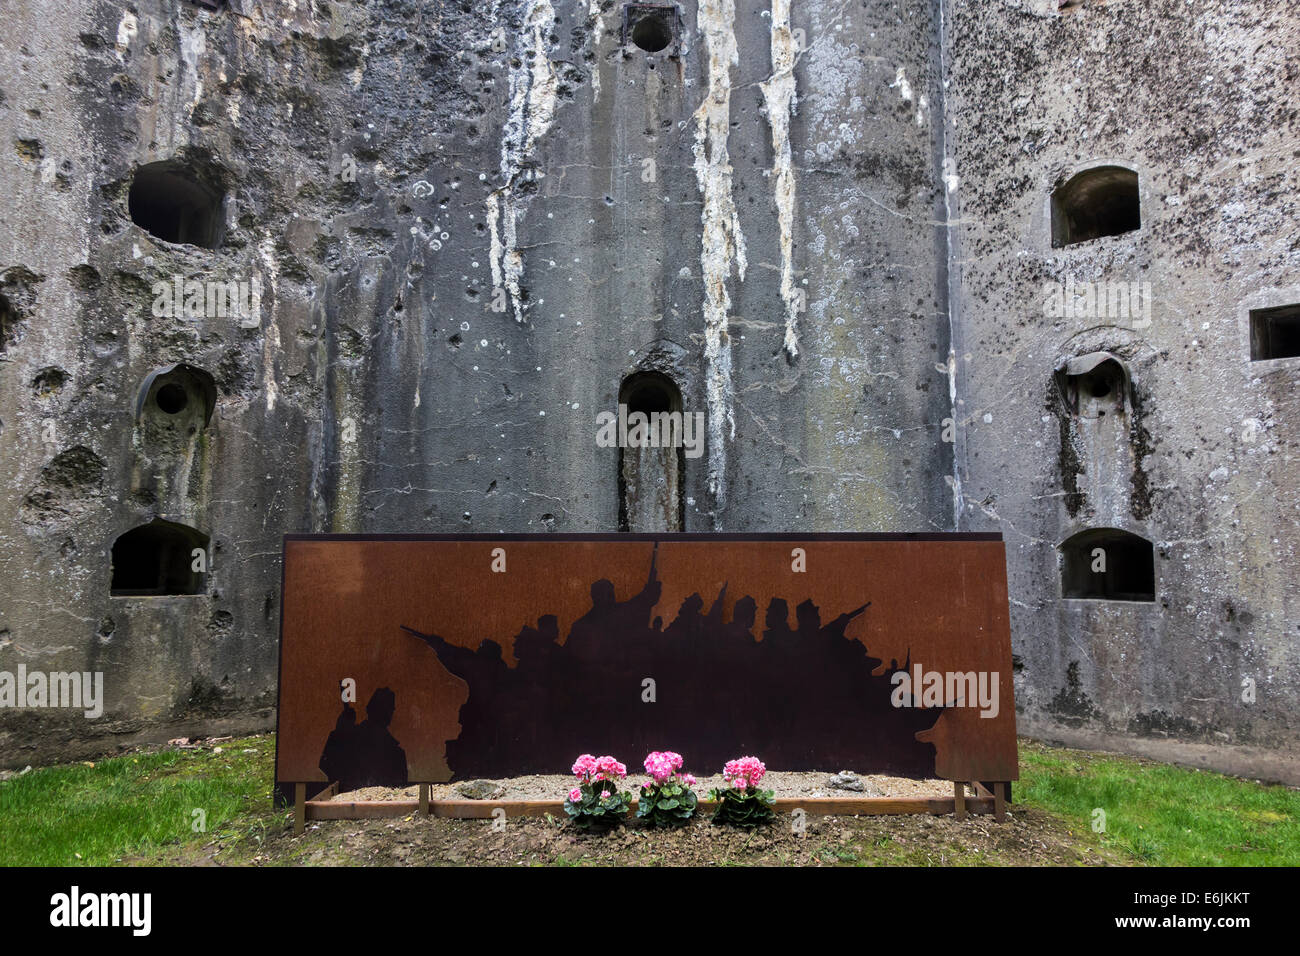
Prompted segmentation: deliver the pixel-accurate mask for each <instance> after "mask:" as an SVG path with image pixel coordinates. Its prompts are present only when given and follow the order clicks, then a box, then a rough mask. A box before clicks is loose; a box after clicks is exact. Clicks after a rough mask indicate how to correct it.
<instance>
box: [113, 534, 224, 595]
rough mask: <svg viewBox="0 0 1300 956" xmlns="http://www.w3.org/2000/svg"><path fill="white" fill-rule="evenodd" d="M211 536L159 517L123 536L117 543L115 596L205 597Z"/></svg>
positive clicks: (114, 555) (114, 566)
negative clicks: (200, 554)
mask: <svg viewBox="0 0 1300 956" xmlns="http://www.w3.org/2000/svg"><path fill="white" fill-rule="evenodd" d="M207 548H208V536H207V535H206V534H204V533H203V532H201V531H198V530H196V529H194V528H191V527H189V526H188V525H183V524H177V523H175V522H172V521H164V520H162V519H161V518H157V519H155V520H153V521H151V522H149V523H148V524H143V525H139V526H138V527H135V528H132V529H131V530H130V531H127V532H125V533H124V534H122V535H120V536H119V537H118V539H117V540H116V541H114V542H113V583H112V589H111V594H112V595H113V597H133V596H134V597H161V596H164V595H168V594H201V593H202V591H203V578H204V574H203V572H202V571H196V570H195V565H196V555H195V553H194V552H195V551H196V550H198V551H202V552H203V553H204V557H203V560H202V563H201V564H199V565H198V566H199V567H203V568H206V567H207V558H206V554H207Z"/></svg>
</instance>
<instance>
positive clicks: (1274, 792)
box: [1014, 740, 1300, 866]
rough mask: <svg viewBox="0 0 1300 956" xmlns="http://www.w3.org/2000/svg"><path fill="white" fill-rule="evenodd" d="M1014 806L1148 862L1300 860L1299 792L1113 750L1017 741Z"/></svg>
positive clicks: (1290, 862) (1213, 863) (1283, 862)
mask: <svg viewBox="0 0 1300 956" xmlns="http://www.w3.org/2000/svg"><path fill="white" fill-rule="evenodd" d="M1020 774H1021V777H1020V781H1019V783H1017V784H1016V785H1015V787H1014V796H1015V800H1016V803H1023V804H1028V805H1029V806H1034V807H1040V808H1042V809H1044V810H1047V811H1050V812H1051V813H1054V814H1056V815H1058V816H1060V817H1062V818H1063V819H1065V820H1066V821H1067V822H1068V823H1069V825H1070V826H1071V827H1072V828H1075V829H1076V830H1078V831H1081V832H1090V831H1091V830H1092V821H1093V811H1094V810H1098V809H1100V810H1102V811H1104V813H1105V831H1104V832H1103V833H1101V834H1099V837H1100V839H1101V842H1102V845H1103V846H1106V847H1108V848H1111V849H1114V850H1119V851H1121V852H1123V853H1125V854H1127V855H1129V856H1131V857H1132V858H1133V860H1134V862H1137V863H1144V864H1150V865H1153V866H1297V865H1300V791H1297V790H1293V789H1290V788H1287V787H1282V786H1265V785H1262V784H1258V783H1255V782H1253V781H1250V780H1239V779H1237V778H1235V777H1226V776H1223V775H1222V774H1217V773H1210V772H1208V771H1203V770H1194V769H1189V768H1185V767H1175V766H1172V765H1169V764H1162V763H1155V762H1153V761H1149V760H1142V759H1140V758H1135V757H1122V756H1118V755H1115V754H1100V753H1089V752H1085V751H1076V750H1061V749H1058V748H1056V747H1048V746H1045V745H1043V744H1039V743H1035V742H1032V741H1023V740H1022V741H1021V744H1020Z"/></svg>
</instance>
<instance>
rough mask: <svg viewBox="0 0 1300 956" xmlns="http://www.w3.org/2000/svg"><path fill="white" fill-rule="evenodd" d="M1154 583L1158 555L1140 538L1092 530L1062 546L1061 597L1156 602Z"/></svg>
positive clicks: (1080, 533)
mask: <svg viewBox="0 0 1300 956" xmlns="http://www.w3.org/2000/svg"><path fill="white" fill-rule="evenodd" d="M1155 580H1156V566H1155V552H1154V550H1153V549H1152V546H1151V542H1150V541H1148V540H1147V539H1146V538H1143V537H1141V536H1139V535H1136V534H1131V533H1130V532H1127V531H1121V530H1120V529H1118V528H1091V529H1089V530H1087V531H1080V532H1079V533H1078V534H1076V535H1074V536H1073V537H1072V538H1069V539H1068V540H1067V541H1065V542H1064V543H1063V544H1062V545H1061V596H1062V597H1066V598H1085V599H1093V600H1106V601H1154V600H1155V599H1156V585H1155Z"/></svg>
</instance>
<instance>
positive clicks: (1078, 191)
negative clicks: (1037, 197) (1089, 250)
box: [1052, 166, 1142, 248]
mask: <svg viewBox="0 0 1300 956" xmlns="http://www.w3.org/2000/svg"><path fill="white" fill-rule="evenodd" d="M1140 206H1141V204H1140V201H1139V199H1138V175H1137V173H1135V172H1134V171H1133V170H1131V169H1125V168H1124V167H1122V166H1096V167H1093V168H1092V169H1085V170H1083V172H1081V173H1078V174H1077V175H1075V176H1074V177H1073V178H1071V179H1070V180H1069V181H1068V182H1066V183H1065V184H1063V185H1061V186H1059V187H1058V188H1057V189H1056V191H1055V192H1053V193H1052V246H1053V248H1060V247H1062V246H1072V245H1074V244H1075V243H1079V242H1088V241H1089V240H1092V239H1100V238H1101V237H1103V236H1118V235H1120V234H1122V233H1125V232H1132V231H1133V230H1135V229H1140V228H1141V227H1142V212H1141V208H1140Z"/></svg>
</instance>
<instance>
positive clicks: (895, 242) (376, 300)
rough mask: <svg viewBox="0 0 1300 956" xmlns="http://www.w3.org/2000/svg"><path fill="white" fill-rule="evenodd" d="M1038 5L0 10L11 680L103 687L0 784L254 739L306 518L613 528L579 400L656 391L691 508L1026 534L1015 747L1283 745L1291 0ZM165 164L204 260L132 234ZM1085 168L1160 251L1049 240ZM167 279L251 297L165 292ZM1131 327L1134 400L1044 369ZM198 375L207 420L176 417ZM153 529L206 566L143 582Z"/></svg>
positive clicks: (2, 733)
mask: <svg viewBox="0 0 1300 956" xmlns="http://www.w3.org/2000/svg"><path fill="white" fill-rule="evenodd" d="M1052 6H1053V5H1052V4H1051V3H1044V2H1041V0H1023V2H1021V0H1000V2H995V3H987V2H982V3H973V2H969V0H945V2H944V3H942V4H940V3H938V2H936V0H901V2H886V0H866V2H863V3H859V4H849V5H844V4H840V3H835V2H830V0H811V2H799V3H794V4H791V3H790V2H788V0H770V2H765V3H759V4H740V5H738V6H735V5H733V3H732V2H729V0H699V2H695V0H691V2H686V3H683V4H682V5H681V6H680V23H681V27H682V29H681V34H680V37H679V44H678V45H677V46H676V47H675V48H670V49H668V50H665V51H663V52H661V53H657V54H647V53H645V52H643V51H642V50H639V49H637V48H636V47H634V46H624V45H623V44H622V42H621V41H622V37H621V24H622V5H621V4H616V3H612V2H608V0H606V2H601V0H585V2H578V0H574V2H563V3H561V2H558V0H509V2H505V0H496V2H490V3H481V4H470V3H464V4H452V3H445V2H437V0H425V2H416V0H409V2H401V0H388V2H384V0H373V2H359V0H358V2H314V3H305V2H295V0H260V2H259V0H230V3H229V4H228V7H227V9H224V10H222V11H219V12H215V13H211V12H207V11H204V10H201V9H200V8H198V7H195V6H194V5H192V4H190V3H186V2H183V0H141V2H139V3H137V4H135V5H134V6H127V7H126V8H125V9H123V7H122V6H121V5H119V4H116V3H109V2H92V0H76V2H66V3H57V4H56V3H53V2H36V0H16V2H14V3H10V4H8V5H7V8H6V11H5V14H4V26H5V31H4V36H3V39H0V129H3V131H4V134H5V135H4V137H3V148H4V149H5V151H6V152H5V154H4V155H5V160H4V162H3V163H0V185H2V186H3V188H4V192H5V195H6V196H7V197H9V201H8V202H7V203H6V204H4V205H3V206H0V277H2V279H3V288H2V289H0V294H3V296H4V302H3V303H0V306H3V313H2V314H3V321H4V329H3V330H2V331H3V336H4V347H3V348H4V350H3V352H0V423H2V424H0V454H3V458H4V461H5V463H6V468H5V473H4V477H3V481H4V492H3V505H0V545H2V547H0V575H3V580H4V581H5V586H4V589H3V591H0V670H10V671H12V670H14V669H16V667H17V666H18V664H20V663H22V664H25V665H26V666H27V667H28V668H30V669H42V670H47V671H52V670H72V669H77V670H92V671H93V670H102V671H103V672H104V673H105V677H106V696H107V702H106V707H105V713H104V715H103V716H102V717H101V718H99V719H97V720H93V721H91V720H86V719H85V718H84V717H81V716H79V715H75V714H73V713H70V712H68V711H50V710H40V711H36V710H29V711H8V712H0V763H3V764H14V763H22V762H26V761H34V760H46V759H54V758H57V757H63V756H71V755H75V754H80V753H95V752H102V751H103V750H105V749H106V748H108V747H110V746H111V745H112V744H113V742H115V741H134V740H137V739H144V738H154V739H156V738H158V737H160V736H167V735H170V734H175V733H182V732H186V730H194V729H204V730H211V729H214V728H222V729H224V728H229V729H238V728H242V727H253V726H266V725H268V723H269V720H270V714H271V707H272V706H273V703H274V693H275V674H276V640H277V633H278V630H277V629H278V613H279V605H278V599H279V593H278V592H279V547H280V535H281V534H282V533H284V532H287V531H375V532H381V531H382V532H395V531H455V530H464V531H499V530H506V531H545V530H571V531H593V530H595V531H613V530H616V529H617V527H618V522H619V496H620V491H619V464H618V462H619V456H618V450H617V449H615V448H602V447H598V445H597V442H596V431H597V425H596V416H597V414H598V413H600V412H605V411H613V410H614V409H615V407H616V404H617V401H618V395H619V389H620V384H621V383H622V382H623V381H624V379H625V378H626V377H627V376H629V375H630V374H632V373H634V372H638V371H657V372H660V373H663V374H666V375H667V376H669V377H670V378H671V379H672V380H673V382H674V383H675V384H676V386H677V387H678V389H679V390H680V392H681V396H682V402H683V405H684V408H685V410H686V411H687V412H694V411H701V412H703V413H705V415H706V426H707V437H708V441H707V446H706V449H705V453H704V455H703V456H702V457H700V458H695V459H688V460H687V461H686V466H685V474H684V483H683V494H684V497H685V506H684V508H683V511H684V524H685V528H686V530H691V531H698V530H709V529H716V530H727V531H744V530H753V531H761V530H797V529H808V530H814V531H825V530H926V531H930V530H951V529H953V528H959V529H961V530H986V529H994V530H1000V531H1002V532H1003V533H1004V534H1005V535H1006V538H1007V544H1008V569H1009V573H1010V584H1011V595H1012V600H1013V623H1014V640H1015V650H1016V654H1017V657H1018V660H1019V661H1020V662H1021V665H1022V666H1021V669H1020V670H1019V672H1018V674H1017V701H1018V704H1019V705H1020V706H1021V707H1022V714H1021V720H1022V727H1024V728H1026V729H1029V730H1032V731H1035V732H1039V733H1043V734H1046V735H1056V736H1067V735H1068V736H1071V739H1075V740H1078V741H1080V742H1084V743H1096V744H1106V743H1113V742H1114V741H1115V740H1116V739H1118V740H1119V741H1120V744H1119V745H1121V746H1126V747H1129V748H1136V749H1147V750H1150V749H1151V748H1152V747H1154V748H1155V752H1156V753H1158V754H1164V755H1166V756H1176V757H1178V758H1179V759H1189V760H1200V761H1205V762H1209V763H1211V764H1213V765H1219V766H1229V767H1236V768H1238V769H1246V770H1249V771H1252V772H1258V773H1263V774H1266V775H1269V776H1286V775H1287V774H1294V773H1295V771H1294V758H1293V757H1292V756H1291V754H1292V753H1293V752H1294V745H1295V742H1296V724H1295V717H1294V715H1293V714H1292V713H1290V712H1289V710H1288V708H1287V706H1286V701H1287V700H1288V699H1289V697H1290V696H1291V695H1294V693H1295V691H1296V689H1297V687H1296V683H1297V673H1298V669H1297V662H1296V651H1295V646H1296V631H1297V627H1300V624H1298V623H1297V612H1296V603H1295V602H1296V588H1297V585H1296V583H1295V580H1294V578H1295V576H1294V574H1288V571H1289V570H1290V569H1291V568H1293V567H1294V557H1295V554H1294V551H1295V546H1296V541H1297V503H1298V502H1300V498H1297V495H1296V494H1295V492H1294V490H1293V489H1294V487H1295V481H1294V479H1295V477H1296V466H1295V464H1294V460H1295V451H1294V446H1295V441H1296V438H1297V436H1296V433H1295V426H1294V424H1293V422H1292V419H1293V418H1294V417H1295V416H1294V415H1291V414H1289V409H1290V408H1291V407H1292V406H1294V404H1295V398H1294V396H1295V386H1296V381H1297V377H1298V376H1300V363H1297V362H1296V361H1293V360H1282V361H1279V362H1276V363H1270V364H1268V365H1267V366H1264V365H1260V364H1259V363H1256V364H1254V365H1252V364H1251V363H1249V362H1248V361H1247V351H1246V343H1245V341H1244V335H1245V332H1244V323H1245V309H1246V308H1248V307H1251V306H1255V305H1259V304H1282V303H1283V302H1286V301H1297V300H1300V293H1298V292H1297V290H1296V287H1295V286H1296V283H1298V282H1300V279H1297V278H1296V276H1297V271H1296V268H1295V267H1296V265H1297V257H1298V256H1300V251H1298V250H1297V249H1296V247H1295V244H1294V229H1293V226H1292V224H1293V223H1294V222H1295V212H1296V208H1295V206H1296V200H1295V198H1294V197H1295V185H1296V184H1295V175H1296V173H1295V168H1296V163H1295V158H1294V157H1295V153H1296V135H1295V133H1296V130H1295V123H1296V118H1295V117H1296V110H1295V107H1296V97H1297V94H1295V93H1294V92H1292V91H1293V90H1294V88H1295V87H1296V84H1295V83H1294V79H1295V77H1294V76H1293V75H1290V74H1289V73H1288V70H1290V71H1291V73H1294V69H1295V67H1294V64H1291V65H1288V63H1287V61H1286V59H1285V51H1286V50H1287V49H1294V48H1295V47H1296V41H1297V39H1298V32H1300V31H1298V29H1297V16H1296V15H1295V14H1293V13H1289V12H1287V10H1286V8H1284V7H1268V6H1265V5H1264V4H1262V3H1253V2H1252V3H1245V4H1241V3H1231V4H1230V3H1226V2H1224V3H1216V2H1209V3H1204V4H1201V5H1198V7H1197V8H1196V10H1195V12H1194V18H1193V20H1194V22H1193V23H1192V24H1191V25H1189V22H1188V21H1189V16H1192V14H1191V12H1190V11H1189V10H1188V8H1187V7H1186V6H1185V5H1184V4H1179V3H1175V2H1173V0H1160V2H1157V3H1154V4H1136V3H1133V4H1124V3H1112V4H1108V5H1104V6H1088V7H1085V8H1083V9H1081V10H1079V11H1076V12H1074V13H1070V14H1067V15H1065V16H1060V17H1058V16H1057V15H1056V14H1055V12H1054V11H1053V10H1050V9H1048V8H1050V7H1052ZM945 86H946V89H945ZM173 159H175V160H181V161H183V162H184V163H186V164H188V166H189V168H191V169H192V170H193V171H195V173H196V174H198V175H201V176H202V177H204V178H206V179H207V180H208V181H209V182H212V183H214V184H216V185H218V186H220V187H221V188H222V189H224V190H225V192H226V200H225V206H224V210H223V217H224V220H225V230H226V235H225V239H224V241H223V242H222V244H221V245H220V246H219V247H218V248H216V249H213V250H207V249H201V248H198V247H195V246H190V245H175V244H171V243H167V242H162V241H159V240H157V239H155V238H153V237H152V236H150V235H149V234H148V233H147V232H146V231H144V230H142V229H141V228H140V227H138V226H137V225H135V224H134V223H133V222H132V221H131V217H130V215H129V212H128V191H129V188H130V184H131V182H132V178H133V176H134V175H135V173H136V171H137V170H138V169H139V168H140V167H141V166H142V165H144V164H147V163H152V162H156V161H160V160H173ZM1098 160H1106V161H1111V162H1117V163H1120V164H1123V165H1127V166H1129V167H1131V168H1133V169H1136V170H1137V171H1138V173H1139V176H1140V182H1141V194H1142V215H1143V225H1142V228H1141V230H1139V231H1137V232H1134V233H1129V234H1127V235H1125V236H1121V237H1115V238H1110V239H1101V240H1097V241H1095V242H1092V243H1087V244H1083V245H1078V246H1072V247H1069V248H1066V249H1057V250H1053V249H1052V248H1051V247H1050V221H1049V215H1048V200H1049V195H1050V192H1051V189H1052V187H1053V186H1054V185H1055V184H1057V183H1058V182H1059V181H1060V180H1061V179H1062V178H1063V177H1064V176H1066V175H1068V174H1070V173H1072V172H1074V171H1077V170H1078V169H1080V168H1082V167H1084V166H1085V165H1087V164H1089V163H1093V162H1096V161H1098ZM173 276H181V277H183V278H184V279H199V280H218V281H232V280H233V281H252V280H256V281H257V282H259V283H260V284H261V288H262V294H263V298H262V304H261V310H260V313H259V314H258V316H257V317H256V320H255V321H253V322H251V323H248V324H249V326H250V327H247V328H244V327H241V323H240V322H239V321H238V320H236V319H234V318H231V317H225V318H221V317H206V318H203V317H200V318H175V317H166V316H158V315H156V314H154V308H153V306H154V299H155V295H154V291H153V285H154V283H155V282H158V281H170V280H171V279H172V277H173ZM1069 277H1072V278H1073V279H1074V280H1075V281H1078V282H1083V281H1096V280H1119V279H1140V280H1143V281H1149V282H1150V283H1151V284H1152V290H1153V302H1154V310H1153V314H1152V321H1151V323H1150V325H1143V326H1142V327H1140V328H1138V327H1133V326H1132V323H1130V325H1129V327H1115V326H1113V325H1111V324H1109V323H1106V322H1096V321H1082V320H1073V319H1063V318H1051V317H1046V316H1044V314H1043V310H1042V299H1043V295H1042V286H1043V283H1044V282H1045V281H1049V280H1060V281H1064V280H1065V279H1066V278H1069ZM1288 283H1290V288H1288ZM950 298H951V307H950ZM1103 349H1104V350H1108V351H1111V352H1113V353H1115V354H1117V355H1119V356H1121V357H1122V358H1124V359H1125V360H1126V361H1127V362H1128V365H1129V368H1130V371H1131V373H1132V375H1133V385H1134V392H1133V398H1134V401H1133V403H1132V408H1131V409H1130V410H1129V412H1127V413H1126V414H1125V415H1123V416H1120V417H1118V418H1114V419H1112V420H1111V421H1109V422H1105V423H1100V422H1091V423H1089V422H1082V421H1078V420H1074V419H1073V418H1071V416H1069V414H1068V412H1066V411H1065V410H1064V409H1063V408H1062V407H1061V406H1060V403H1059V399H1058V398H1057V397H1056V393H1055V392H1054V391H1053V388H1054V386H1053V376H1052V373H1053V370H1054V368H1055V367H1056V365H1057V363H1058V362H1059V361H1061V360H1063V359H1066V358H1069V357H1072V356H1074V355H1078V354H1082V353H1086V352H1091V351H1096V350H1103ZM176 362H184V363H187V364H188V365H191V366H194V367H197V368H200V369H203V370H206V371H207V372H208V373H210V374H211V376H212V378H213V381H214V383H215V385H216V390H217V399H216V404H215V409H214V413H213V415H212V419H211V421H210V422H209V423H208V424H207V425H206V427H203V426H202V423H201V422H198V423H194V424H195V428H194V431H193V433H190V432H189V430H188V426H186V427H183V428H178V429H172V430H171V431H169V432H167V433H166V434H162V433H160V432H159V430H158V429H157V428H155V427H154V426H153V425H151V424H150V422H149V418H148V414H147V413H146V414H145V415H144V416H138V415H137V413H136V404H137V397H138V394H139V392H140V390H141V387H142V384H143V383H144V382H145V381H146V379H147V377H148V376H149V375H150V373H151V372H153V371H154V370H156V369H159V368H160V367H163V366H167V365H170V364H172V363H176ZM949 416H952V417H954V418H955V419H956V421H957V423H958V427H957V429H956V435H955V438H956V440H955V443H950V442H947V441H945V440H944V436H943V431H944V425H943V422H944V419H945V418H947V417H949ZM155 517H161V518H164V519H167V520H170V521H174V522H178V523H182V524H185V525H189V526H191V527H193V528H195V529H197V530H198V531H199V532H201V533H203V534H206V535H209V536H210V537H211V542H212V548H211V556H212V563H213V566H212V568H211V569H210V572H209V573H208V575H207V577H206V580H205V583H204V588H203V593H202V594H197V595H184V596H172V597H113V596H110V593H109V592H110V577H111V571H110V553H111V548H112V544H113V541H114V540H115V539H116V538H117V536H118V535H120V534H121V533H123V532H124V531H126V530H128V529H130V528H132V527H135V526H137V525H140V524H143V523H146V522H148V521H150V520H151V519H153V518H155ZM1097 526H1114V527H1120V528H1124V529H1127V530H1130V531H1134V532H1136V533H1139V534H1142V535H1144V536H1145V537H1147V538H1149V539H1151V540H1153V541H1155V542H1156V543H1157V547H1158V549H1159V555H1160V556H1159V557H1158V559H1157V565H1158V567H1157V600H1156V601H1155V602H1154V603H1141V604H1139V603H1119V602H1102V601H1072V600H1062V599H1061V596H1060V571H1059V567H1058V561H1059V559H1058V550H1057V547H1058V545H1059V544H1060V542H1061V541H1063V540H1064V539H1065V538H1067V537H1068V536H1070V535H1071V534H1073V533H1074V532H1076V531H1078V530H1081V529H1085V528H1090V527H1097ZM1245 677H1250V678H1252V679H1253V680H1254V681H1256V683H1257V687H1258V691H1257V699H1256V701H1255V702H1254V703H1250V704H1247V703H1244V702H1242V700H1241V687H1240V684H1241V681H1242V679H1243V678H1245ZM1211 745H1213V746H1211ZM1198 747H1200V748H1203V749H1201V750H1197V748H1198ZM1178 748H1181V749H1178ZM1252 748H1253V749H1252ZM1288 761H1290V763H1288Z"/></svg>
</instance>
